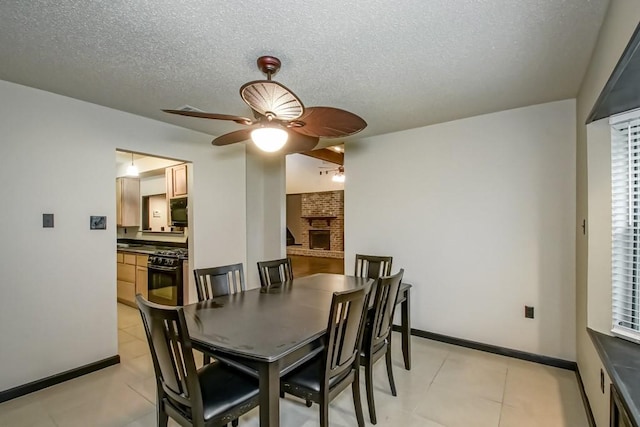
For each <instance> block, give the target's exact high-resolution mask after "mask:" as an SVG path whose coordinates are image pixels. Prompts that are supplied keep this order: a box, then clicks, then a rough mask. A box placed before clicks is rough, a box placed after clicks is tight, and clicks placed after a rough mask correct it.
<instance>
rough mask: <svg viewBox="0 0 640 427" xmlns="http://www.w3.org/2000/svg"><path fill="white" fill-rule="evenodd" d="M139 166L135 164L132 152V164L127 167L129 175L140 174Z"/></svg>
mask: <svg viewBox="0 0 640 427" xmlns="http://www.w3.org/2000/svg"><path fill="white" fill-rule="evenodd" d="M138 175H139V172H138V167H137V166H136V165H134V164H133V153H131V164H130V165H129V167H127V176H138Z"/></svg>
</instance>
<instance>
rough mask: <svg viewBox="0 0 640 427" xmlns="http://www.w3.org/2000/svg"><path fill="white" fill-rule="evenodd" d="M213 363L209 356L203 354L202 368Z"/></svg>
mask: <svg viewBox="0 0 640 427" xmlns="http://www.w3.org/2000/svg"><path fill="white" fill-rule="evenodd" d="M209 363H211V356H209V355H208V354H204V353H202V366H206V365H208V364H209Z"/></svg>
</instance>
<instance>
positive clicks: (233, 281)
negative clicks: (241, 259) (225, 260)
mask: <svg viewBox="0 0 640 427" xmlns="http://www.w3.org/2000/svg"><path fill="white" fill-rule="evenodd" d="M193 275H194V276H195V277H196V291H197V292H198V301H205V300H208V299H211V298H215V297H219V296H222V295H229V294H235V293H238V292H244V291H245V285H244V270H243V268H242V263H240V264H232V265H223V266H221V267H212V268H199V269H196V270H193Z"/></svg>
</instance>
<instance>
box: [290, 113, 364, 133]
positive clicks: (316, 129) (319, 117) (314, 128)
mask: <svg viewBox="0 0 640 427" xmlns="http://www.w3.org/2000/svg"><path fill="white" fill-rule="evenodd" d="M298 121H300V122H304V126H300V127H292V128H291V129H292V130H294V131H296V132H298V133H301V134H303V135H309V136H318V137H321V138H340V137H343V136H349V135H353V134H354V133H358V132H360V131H361V130H362V129H364V128H366V127H367V122H365V121H364V120H363V119H362V118H361V117H360V116H357V115H355V114H353V113H350V112H348V111H345V110H341V109H339V108H333V107H309V108H307V109H306V110H305V113H304V114H303V115H302V117H300V119H299V120H298Z"/></svg>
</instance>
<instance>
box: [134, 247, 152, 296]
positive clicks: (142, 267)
mask: <svg viewBox="0 0 640 427" xmlns="http://www.w3.org/2000/svg"><path fill="white" fill-rule="evenodd" d="M148 258H149V256H148V255H138V257H137V264H136V294H141V295H142V297H143V298H144V299H149V272H148V270H147V261H148Z"/></svg>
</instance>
